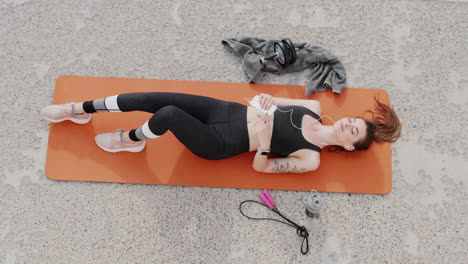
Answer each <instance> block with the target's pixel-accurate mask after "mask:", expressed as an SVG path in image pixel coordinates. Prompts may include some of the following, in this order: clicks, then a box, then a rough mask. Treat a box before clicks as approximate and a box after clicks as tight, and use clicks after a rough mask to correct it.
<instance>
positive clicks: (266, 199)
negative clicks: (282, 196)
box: [260, 190, 275, 209]
mask: <svg viewBox="0 0 468 264" xmlns="http://www.w3.org/2000/svg"><path fill="white" fill-rule="evenodd" d="M260 199H262V201H263V203H264V204H265V205H266V206H268V208H270V209H273V208H275V201H274V200H273V197H271V195H270V193H269V192H268V190H263V192H262V194H261V195H260Z"/></svg>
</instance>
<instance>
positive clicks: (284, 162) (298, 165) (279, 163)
mask: <svg viewBox="0 0 468 264" xmlns="http://www.w3.org/2000/svg"><path fill="white" fill-rule="evenodd" d="M257 156H258V157H257ZM257 158H258V159H264V160H263V162H262V163H263V164H262V165H264V167H262V168H261V169H259V168H258V167H257V168H255V167H254V169H255V170H256V171H259V172H266V173H287V172H293V173H303V172H309V171H314V170H316V169H317V168H318V166H319V165H320V160H319V159H305V158H299V157H287V158H275V159H266V156H263V157H262V156H260V154H259V153H257V155H256V156H255V159H257Z"/></svg>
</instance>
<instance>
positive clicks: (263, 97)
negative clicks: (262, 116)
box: [260, 93, 273, 110]
mask: <svg viewBox="0 0 468 264" xmlns="http://www.w3.org/2000/svg"><path fill="white" fill-rule="evenodd" d="M260 105H261V107H262V109H263V110H268V109H270V107H271V106H272V105H273V96H271V95H269V94H264V93H262V94H260Z"/></svg>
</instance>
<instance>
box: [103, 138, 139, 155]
mask: <svg viewBox="0 0 468 264" xmlns="http://www.w3.org/2000/svg"><path fill="white" fill-rule="evenodd" d="M96 145H98V146H99V147H100V148H101V149H102V150H105V151H107V152H112V153H115V152H120V151H128V152H140V151H142V150H143V149H144V148H145V146H146V141H143V144H142V145H140V146H138V147H127V148H119V149H108V148H105V147H103V146H101V145H99V144H98V143H97V142H96Z"/></svg>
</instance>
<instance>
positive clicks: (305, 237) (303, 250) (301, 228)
mask: <svg viewBox="0 0 468 264" xmlns="http://www.w3.org/2000/svg"><path fill="white" fill-rule="evenodd" d="M247 202H250V203H258V204H260V205H263V206H265V207H266V208H268V209H270V208H269V207H268V206H266V205H265V204H263V203H261V202H258V201H254V200H245V201H243V202H242V203H240V205H239V211H240V213H241V214H242V215H243V216H245V217H247V218H248V219H250V220H271V221H276V222H280V223H283V224H285V225H288V226H290V227H293V228H296V234H297V235H298V236H300V237H302V238H303V239H302V243H301V253H302V254H303V255H305V254H307V252H309V232H307V228H306V227H305V226H300V225H298V224H296V223H294V222H293V221H291V220H289V219H288V218H287V217H286V216H284V215H282V214H281V213H280V212H279V210H278V209H277V208H276V207H274V208H273V209H270V210H272V211H273V212H275V213H277V214H278V215H279V216H281V217H282V218H283V219H285V220H286V221H288V222H289V223H288V222H284V221H281V220H278V219H274V218H255V217H250V216H248V215H246V214H244V212H242V205H243V204H244V203H247ZM304 242H305V244H304ZM304 245H305V248H304Z"/></svg>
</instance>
